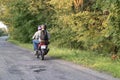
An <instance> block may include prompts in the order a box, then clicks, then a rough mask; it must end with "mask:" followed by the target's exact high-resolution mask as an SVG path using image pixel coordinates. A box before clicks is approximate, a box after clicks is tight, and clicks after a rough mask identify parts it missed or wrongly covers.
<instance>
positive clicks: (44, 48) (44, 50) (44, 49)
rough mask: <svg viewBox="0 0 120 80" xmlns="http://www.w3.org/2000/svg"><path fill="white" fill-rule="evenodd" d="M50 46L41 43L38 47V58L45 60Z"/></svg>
mask: <svg viewBox="0 0 120 80" xmlns="http://www.w3.org/2000/svg"><path fill="white" fill-rule="evenodd" d="M48 51H49V49H48V45H47V44H46V43H45V42H40V43H39V45H38V53H37V58H39V57H40V56H41V60H44V56H45V55H46V54H47V53H48Z"/></svg>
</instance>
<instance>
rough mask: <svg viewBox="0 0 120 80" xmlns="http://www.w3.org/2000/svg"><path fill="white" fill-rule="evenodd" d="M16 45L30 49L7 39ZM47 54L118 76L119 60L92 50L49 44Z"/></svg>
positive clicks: (119, 73) (30, 45) (119, 72)
mask: <svg viewBox="0 0 120 80" xmlns="http://www.w3.org/2000/svg"><path fill="white" fill-rule="evenodd" d="M9 42H12V43H14V44H16V45H19V46H21V47H24V48H27V49H30V50H32V49H33V47H32V44H25V43H19V42H17V41H14V40H9ZM49 47H50V52H49V56H51V57H55V58H59V59H64V60H67V61H71V62H74V63H76V64H80V65H83V66H85V67H89V68H93V69H96V70H98V71H101V72H102V71H104V72H106V73H108V74H111V75H113V76H114V77H118V78H120V60H116V61H112V60H111V58H110V57H106V56H102V55H98V54H96V53H94V52H89V51H80V50H74V49H72V50H70V49H66V48H57V47H55V46H52V45H50V46H49Z"/></svg>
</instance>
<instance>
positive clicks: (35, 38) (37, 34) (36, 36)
mask: <svg viewBox="0 0 120 80" xmlns="http://www.w3.org/2000/svg"><path fill="white" fill-rule="evenodd" d="M42 30H46V25H41V26H38V31H36V32H35V33H34V35H33V37H32V39H33V47H34V53H35V54H37V53H38V44H39V43H40V42H41V41H42V40H41V38H40V36H41V31H42ZM46 32H47V35H48V39H49V38H50V34H49V33H48V31H47V30H46ZM48 51H49V49H48V50H47V52H48Z"/></svg>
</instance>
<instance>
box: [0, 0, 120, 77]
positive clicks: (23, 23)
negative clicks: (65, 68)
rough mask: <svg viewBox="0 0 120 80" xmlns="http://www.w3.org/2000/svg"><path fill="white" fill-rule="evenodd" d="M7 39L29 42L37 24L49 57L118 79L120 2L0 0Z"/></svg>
mask: <svg viewBox="0 0 120 80" xmlns="http://www.w3.org/2000/svg"><path fill="white" fill-rule="evenodd" d="M0 4H1V5H0V7H1V9H0V15H2V16H0V21H3V22H4V23H5V24H6V25H8V26H9V33H10V39H13V40H17V41H19V42H21V43H23V44H24V45H25V44H28V45H29V43H31V37H32V35H33V34H34V32H35V31H36V30H37V26H38V25H40V24H47V26H48V30H49V32H50V34H51V39H50V42H51V50H50V55H51V56H55V57H58V58H62V59H66V60H70V61H73V62H75V63H78V64H84V65H85V66H89V67H92V68H96V69H98V70H99V69H100V70H101V71H102V70H103V71H107V72H110V73H112V74H113V75H114V76H118V77H120V76H119V74H120V72H119V69H120V68H119V67H118V66H117V65H119V64H120V63H119V60H120V15H119V14H120V0H64V1H63V0H0Z"/></svg>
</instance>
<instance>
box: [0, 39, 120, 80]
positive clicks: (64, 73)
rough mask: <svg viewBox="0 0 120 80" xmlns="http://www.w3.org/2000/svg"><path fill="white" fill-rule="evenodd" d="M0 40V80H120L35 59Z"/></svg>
mask: <svg viewBox="0 0 120 80" xmlns="http://www.w3.org/2000/svg"><path fill="white" fill-rule="evenodd" d="M6 39H7V38H6V37H1V38H0V80H120V79H118V78H114V77H112V76H111V75H108V74H105V73H100V72H97V71H94V70H91V69H88V68H85V67H82V66H80V65H76V64H73V63H71V62H66V61H63V60H58V59H52V58H50V57H48V56H46V57H45V58H46V59H45V60H44V61H41V60H40V59H37V58H36V57H35V56H34V54H33V53H32V51H30V50H27V49H24V48H21V47H19V46H16V45H14V44H11V43H9V42H7V41H6Z"/></svg>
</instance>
